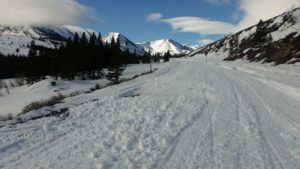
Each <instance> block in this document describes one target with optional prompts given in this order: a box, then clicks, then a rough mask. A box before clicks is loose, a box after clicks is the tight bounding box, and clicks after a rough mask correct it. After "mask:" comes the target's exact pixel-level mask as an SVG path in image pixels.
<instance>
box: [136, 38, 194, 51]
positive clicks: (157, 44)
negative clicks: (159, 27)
mask: <svg viewBox="0 0 300 169" xmlns="http://www.w3.org/2000/svg"><path fill="white" fill-rule="evenodd" d="M141 45H142V46H144V48H145V50H146V51H150V53H151V54H156V53H159V54H165V53H167V52H168V51H170V53H171V54H172V55H181V54H187V53H189V52H190V51H192V48H190V47H188V46H185V45H182V44H180V43H179V42H176V41H174V40H172V39H160V40H156V41H152V42H145V43H142V44H141Z"/></svg>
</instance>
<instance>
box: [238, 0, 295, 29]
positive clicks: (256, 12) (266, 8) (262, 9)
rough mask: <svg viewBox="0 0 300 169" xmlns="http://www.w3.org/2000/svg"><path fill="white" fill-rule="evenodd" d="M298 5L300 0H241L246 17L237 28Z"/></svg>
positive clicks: (241, 8)
mask: <svg viewBox="0 0 300 169" xmlns="http://www.w3.org/2000/svg"><path fill="white" fill-rule="evenodd" d="M298 6H300V0H240V10H241V12H242V13H244V17H243V18H242V20H241V21H240V23H239V24H238V25H237V28H236V30H241V29H243V28H246V27H249V26H252V25H255V24H257V23H258V21H259V20H260V19H263V20H267V19H270V18H272V17H275V16H276V15H280V14H281V13H284V12H286V11H288V10H290V9H292V8H293V7H298Z"/></svg>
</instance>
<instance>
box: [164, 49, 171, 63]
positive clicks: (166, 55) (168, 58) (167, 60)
mask: <svg viewBox="0 0 300 169" xmlns="http://www.w3.org/2000/svg"><path fill="white" fill-rule="evenodd" d="M170 57H171V54H170V51H169V50H168V52H167V53H165V55H164V62H169V60H170Z"/></svg>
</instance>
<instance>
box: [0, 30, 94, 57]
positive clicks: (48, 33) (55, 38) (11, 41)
mask: <svg viewBox="0 0 300 169" xmlns="http://www.w3.org/2000/svg"><path fill="white" fill-rule="evenodd" d="M76 32H77V33H78V34H79V36H81V35H82V34H83V33H84V32H85V33H86V36H87V37H88V38H89V37H90V35H92V34H93V33H94V32H95V33H96V31H93V30H89V29H84V28H80V27H76V26H60V27H54V26H52V27H34V26H0V52H1V53H2V54H4V55H8V54H16V55H27V53H28V51H29V48H28V44H30V42H31V41H34V42H35V44H37V45H40V46H45V47H49V48H54V47H55V46H57V45H59V44H60V43H61V42H64V41H65V40H66V39H67V38H69V37H73V36H74V34H75V33H76Z"/></svg>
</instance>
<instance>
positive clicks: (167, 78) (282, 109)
mask: <svg viewBox="0 0 300 169" xmlns="http://www.w3.org/2000/svg"><path fill="white" fill-rule="evenodd" d="M203 61H204V60H203V59H201V58H200V57H195V58H191V59H178V60H172V61H171V62H170V63H168V64H165V65H164V66H162V67H161V68H160V69H159V70H158V71H157V72H155V73H153V74H151V75H147V76H143V77H140V78H138V79H135V80H133V81H130V82H126V83H123V84H121V85H118V86H112V87H110V88H106V89H103V90H101V91H97V92H94V93H91V94H86V95H81V96H78V97H76V98H72V99H69V100H66V103H64V104H62V105H59V106H66V107H68V108H69V111H68V112H69V116H68V117H67V118H59V117H48V118H42V119H37V120H33V121H29V122H26V123H23V124H18V125H13V126H4V127H2V128H0V168H166V169H175V168H178V169H179V168H191V169H193V168H201V169H202V168H209V169H210V168H216V169H222V168H224V169H243V168H245V169H249V168H251V169H252V168H257V169H262V168H270V169H277V168H278V169H300V104H299V103H300V97H299V96H300V93H299V88H298V87H299V86H300V79H299V76H285V77H284V79H285V80H284V81H280V80H281V77H280V76H281V75H280V74H276V73H273V72H267V73H266V72H259V71H258V72H256V74H255V73H253V72H252V73H247V72H246V71H240V69H237V68H235V67H230V66H228V64H226V65H224V64H223V63H221V62H220V63H218V62H210V63H208V64H206V63H205V62H203ZM229 65H230V64H229ZM287 80H289V82H293V83H292V84H291V85H289V84H288V83H287ZM273 84H277V85H273ZM278 84H280V85H278ZM278 86H280V87H278Z"/></svg>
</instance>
